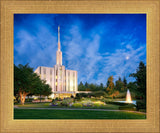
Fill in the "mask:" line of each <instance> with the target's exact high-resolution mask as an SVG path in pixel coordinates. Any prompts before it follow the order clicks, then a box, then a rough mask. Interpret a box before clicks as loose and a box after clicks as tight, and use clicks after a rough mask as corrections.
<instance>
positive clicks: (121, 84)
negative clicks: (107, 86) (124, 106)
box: [115, 77, 124, 91]
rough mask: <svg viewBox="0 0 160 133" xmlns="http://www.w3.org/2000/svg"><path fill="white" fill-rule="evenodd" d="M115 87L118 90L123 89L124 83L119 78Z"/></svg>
mask: <svg viewBox="0 0 160 133" xmlns="http://www.w3.org/2000/svg"><path fill="white" fill-rule="evenodd" d="M115 89H116V90H118V91H123V90H124V83H123V82H122V80H121V78H120V77H119V79H118V80H117V81H116V85H115Z"/></svg>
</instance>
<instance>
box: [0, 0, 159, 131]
mask: <svg viewBox="0 0 160 133" xmlns="http://www.w3.org/2000/svg"><path fill="white" fill-rule="evenodd" d="M159 7H160V1H159V0H108V1H105V0H100V1H98V0H88V1H85V0H80V1H78V0H75V1H73V0H67V1H66V0H60V1H58V0H49V1H45V0H35V1H31V0H22V1H20V0H1V46H0V57H1V62H0V66H1V67H0V68H1V69H0V76H1V77H0V94H1V96H0V98H1V118H0V121H1V122H0V131H1V132H3V133H4V132H11V133H14V132H20V133H30V132H39V133H41V132H152V133H153V132H160V129H159V111H160V110H159V102H160V98H159V91H160V86H159V84H160V74H159V73H160V71H159V68H160V67H159V66H160V58H159V57H160V55H159V53H160V40H159V37H160V34H159V28H160V27H159V24H160V18H159V15H160V10H159ZM15 13H24V14H27V13H96V14H98V13H127V14H130V13H145V14H147V118H146V119H143V120H129V119H128V120H116V119H113V120H78V119H76V120H67V119H63V120H60V119H59V120H14V119H13V86H14V85H13V83H14V81H13V66H14V65H13V64H14V61H13V59H14V53H13V47H14V45H13V36H14V32H13V30H14V29H13V19H14V18H13V17H14V14H15Z"/></svg>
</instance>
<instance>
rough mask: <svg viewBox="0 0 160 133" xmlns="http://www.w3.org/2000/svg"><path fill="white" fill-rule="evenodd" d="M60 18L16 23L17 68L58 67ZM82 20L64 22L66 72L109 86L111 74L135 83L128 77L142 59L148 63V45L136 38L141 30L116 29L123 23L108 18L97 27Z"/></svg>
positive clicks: (63, 37)
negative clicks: (124, 77) (119, 23)
mask: <svg viewBox="0 0 160 133" xmlns="http://www.w3.org/2000/svg"><path fill="white" fill-rule="evenodd" d="M56 16H59V17H58V18H60V15H47V16H46V15H40V16H39V15H36V16H35V17H33V16H32V15H29V16H28V17H25V19H22V20H23V21H21V22H18V20H17V21H16V25H15V27H14V29H15V32H14V63H15V64H16V65H18V64H26V63H29V64H30V66H31V67H34V69H35V68H36V67H38V66H47V67H53V66H54V65H55V64H56V51H57V24H56V22H55V21H56V19H55V17H56ZM82 18H83V17H82V16H81V18H79V17H78V16H77V17H76V19H75V16H74V17H73V16H72V15H69V16H68V17H65V19H66V20H65V21H64V20H63V19H62V20H63V25H62V26H61V50H62V56H63V59H62V60H63V65H64V66H65V67H66V69H70V70H76V71H78V82H80V81H82V82H86V81H87V82H89V83H97V84H99V83H104V84H105V83H106V82H107V79H108V77H109V76H111V75H113V77H114V79H115V80H117V79H118V77H119V76H121V77H122V78H123V76H126V78H127V80H128V81H132V80H134V79H133V78H128V76H129V74H130V73H133V72H135V71H136V68H137V67H138V64H139V62H140V61H141V60H142V61H144V62H146V57H145V55H146V44H145V43H143V44H142V43H141V42H142V41H141V39H139V38H137V36H135V35H136V33H137V32H140V31H139V30H138V29H137V30H136V31H134V33H132V32H131V31H128V29H122V30H121V29H119V27H121V26H119V25H118V26H117V27H116V25H117V22H118V21H119V20H116V19H113V20H114V21H111V20H109V19H104V16H103V17H102V18H99V20H98V21H97V23H96V25H95V24H94V26H93V27H92V26H90V25H87V24H86V22H87V21H86V20H85V21H83V19H82ZM85 19H86V18H85ZM100 19H101V20H100ZM31 20H32V21H31ZM128 20H129V19H128ZM57 21H59V20H57ZM67 22H69V23H70V24H68V23H67ZM84 22H85V23H84ZM19 23H20V25H18V24H19ZM61 23H62V22H61ZM90 23H91V21H90ZM84 25H85V26H84ZM86 25H87V26H88V27H87V28H85V27H86ZM92 25H93V24H92ZM122 27H123V26H122ZM124 27H125V26H124ZM133 27H135V26H133ZM130 29H132V28H131V27H130ZM143 42H145V41H144V40H143Z"/></svg>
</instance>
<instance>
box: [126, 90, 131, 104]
mask: <svg viewBox="0 0 160 133" xmlns="http://www.w3.org/2000/svg"><path fill="white" fill-rule="evenodd" d="M126 103H132V99H131V94H130V91H129V89H127V95H126Z"/></svg>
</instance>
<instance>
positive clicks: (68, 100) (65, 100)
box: [61, 98, 73, 107]
mask: <svg viewBox="0 0 160 133" xmlns="http://www.w3.org/2000/svg"><path fill="white" fill-rule="evenodd" d="M72 102H73V100H72V99H71V98H67V99H64V100H63V101H62V102H61V105H62V106H66V107H67V106H69V105H70V104H71V103H72Z"/></svg>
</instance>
